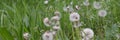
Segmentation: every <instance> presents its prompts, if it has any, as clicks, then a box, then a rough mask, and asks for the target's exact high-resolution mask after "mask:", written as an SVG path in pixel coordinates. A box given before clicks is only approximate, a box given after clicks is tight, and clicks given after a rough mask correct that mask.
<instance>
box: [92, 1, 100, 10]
mask: <svg viewBox="0 0 120 40" xmlns="http://www.w3.org/2000/svg"><path fill="white" fill-rule="evenodd" d="M93 6H94V8H95V9H100V8H101V7H102V6H101V4H100V2H96V1H95V2H94V3H93Z"/></svg>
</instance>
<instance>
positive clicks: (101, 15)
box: [98, 10, 107, 17]
mask: <svg viewBox="0 0 120 40" xmlns="http://www.w3.org/2000/svg"><path fill="white" fill-rule="evenodd" d="M98 15H99V16H100V17H105V16H106V15H107V11H106V10H100V11H99V12H98Z"/></svg>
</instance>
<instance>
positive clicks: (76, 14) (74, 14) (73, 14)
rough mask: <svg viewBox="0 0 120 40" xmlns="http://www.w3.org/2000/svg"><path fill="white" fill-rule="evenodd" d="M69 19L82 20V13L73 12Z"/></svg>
mask: <svg viewBox="0 0 120 40" xmlns="http://www.w3.org/2000/svg"><path fill="white" fill-rule="evenodd" d="M69 19H70V21H71V22H75V21H79V20H80V15H79V14H78V13H76V12H72V13H71V14H70V16H69Z"/></svg>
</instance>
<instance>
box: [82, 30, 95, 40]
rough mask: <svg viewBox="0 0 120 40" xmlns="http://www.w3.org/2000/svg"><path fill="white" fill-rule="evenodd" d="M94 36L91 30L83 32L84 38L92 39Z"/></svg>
mask: <svg viewBox="0 0 120 40" xmlns="http://www.w3.org/2000/svg"><path fill="white" fill-rule="evenodd" d="M93 36H94V32H93V30H92V29H90V28H85V29H83V31H82V37H83V38H88V39H91V38H93Z"/></svg>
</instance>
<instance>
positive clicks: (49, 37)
mask: <svg viewBox="0 0 120 40" xmlns="http://www.w3.org/2000/svg"><path fill="white" fill-rule="evenodd" d="M42 38H43V40H53V33H52V32H50V31H46V32H45V33H44V34H43V36H42Z"/></svg>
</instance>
